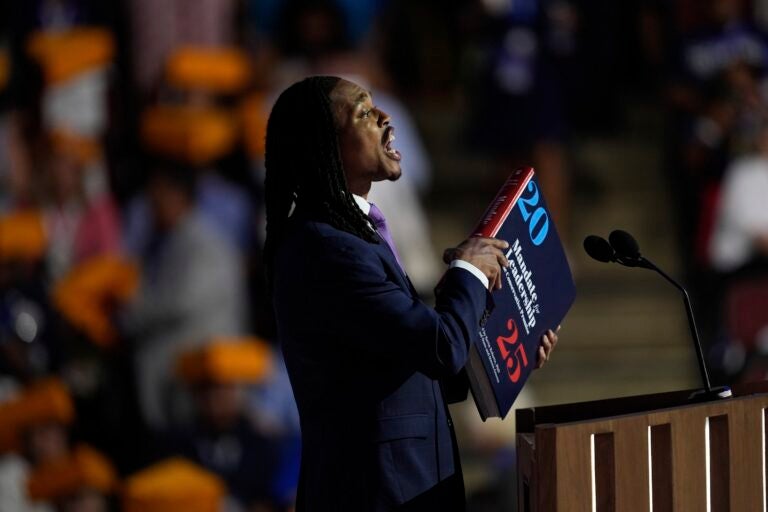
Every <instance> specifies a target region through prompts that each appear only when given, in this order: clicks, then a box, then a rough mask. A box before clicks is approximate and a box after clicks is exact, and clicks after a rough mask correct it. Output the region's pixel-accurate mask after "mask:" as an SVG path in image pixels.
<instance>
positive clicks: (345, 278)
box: [315, 237, 488, 378]
mask: <svg viewBox="0 0 768 512" xmlns="http://www.w3.org/2000/svg"><path fill="white" fill-rule="evenodd" d="M323 243H324V245H325V247H324V248H323V249H324V250H322V251H320V255H321V256H320V257H319V258H318V260H317V265H316V266H315V271H316V272H318V274H319V275H317V276H316V282H317V283H319V286H321V288H322V290H320V292H321V296H325V297H327V299H328V300H327V301H326V307H327V308H329V310H330V318H341V319H343V321H342V322H339V325H337V326H334V328H335V329H337V330H338V333H339V337H340V339H342V340H345V342H346V343H350V344H351V347H350V348H351V349H352V350H360V351H366V352H370V353H373V354H375V355H378V356H381V357H392V358H397V359H399V360H402V359H401V358H406V357H407V358H410V359H409V360H410V361H413V362H414V363H415V365H416V369H418V370H419V371H422V372H423V373H425V374H427V375H429V376H430V377H432V378H441V377H447V376H451V375H455V374H457V373H458V372H459V371H460V370H461V369H462V368H463V367H464V365H465V364H466V361H467V350H468V347H469V343H470V342H471V341H472V339H473V338H474V336H475V335H476V334H477V329H478V326H479V323H480V320H481V317H482V316H483V313H484V312H485V309H486V304H487V293H488V292H487V290H486V289H485V288H484V287H483V285H482V284H481V283H480V281H479V280H478V279H477V278H475V277H474V276H473V275H472V274H471V273H469V272H467V271H465V270H463V269H460V268H453V269H449V270H448V271H447V272H446V274H445V275H444V276H443V279H442V281H441V283H440V286H439V290H438V291H437V294H436V305H435V307H434V308H431V307H429V306H427V305H426V304H424V303H423V302H422V301H420V300H419V299H418V298H416V297H412V296H411V295H410V294H408V293H407V292H406V291H405V290H403V289H402V288H401V287H400V286H398V284H397V283H396V282H394V281H393V280H392V279H390V278H389V277H388V276H387V274H386V271H385V269H384V266H383V265H382V264H381V262H380V260H379V257H378V255H377V254H376V253H375V252H374V251H373V250H372V249H371V247H370V246H369V245H368V244H367V243H365V242H363V241H362V240H360V241H358V240H357V239H354V240H352V239H347V238H341V237H338V238H337V237H334V238H332V239H328V238H326V239H323Z"/></svg>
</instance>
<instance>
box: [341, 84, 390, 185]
mask: <svg viewBox="0 0 768 512" xmlns="http://www.w3.org/2000/svg"><path fill="white" fill-rule="evenodd" d="M331 100H332V101H333V107H334V115H335V116H336V123H337V126H338V136H339V148H340V150H341V160H342V163H343V165H344V173H345V174H346V177H347V185H348V187H349V190H350V192H352V193H353V194H358V195H361V196H365V195H366V194H368V190H369V189H370V187H371V183H372V182H374V181H383V180H390V181H394V180H396V179H398V178H399V177H400V174H401V170H400V152H399V151H397V150H396V149H394V147H393V146H392V141H393V140H394V131H395V129H394V127H393V126H391V125H390V124H389V116H388V115H387V114H386V113H384V112H383V111H381V110H379V109H378V108H376V107H375V106H374V104H373V100H372V98H371V95H370V93H369V92H368V91H366V90H365V89H363V88H361V87H360V86H359V85H356V84H353V83H352V82H348V81H346V80H341V81H340V82H339V83H338V84H337V85H336V87H334V89H333V91H331Z"/></svg>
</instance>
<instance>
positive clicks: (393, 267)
mask: <svg viewBox="0 0 768 512" xmlns="http://www.w3.org/2000/svg"><path fill="white" fill-rule="evenodd" d="M376 251H377V252H378V254H379V257H380V258H381V259H382V262H383V263H384V266H385V267H386V268H387V270H388V273H389V274H391V275H394V276H396V281H397V283H398V284H399V285H400V287H401V288H403V289H405V290H408V291H409V292H410V294H411V295H412V296H414V297H415V296H417V293H416V289H415V288H414V287H413V284H412V283H411V280H410V279H409V278H408V275H407V274H406V273H405V272H404V271H403V269H402V268H400V265H399V264H398V263H397V259H396V258H395V255H394V254H392V250H391V249H390V248H389V245H387V242H386V241H385V240H384V239H383V238H382V237H381V235H379V243H378V245H377V247H376Z"/></svg>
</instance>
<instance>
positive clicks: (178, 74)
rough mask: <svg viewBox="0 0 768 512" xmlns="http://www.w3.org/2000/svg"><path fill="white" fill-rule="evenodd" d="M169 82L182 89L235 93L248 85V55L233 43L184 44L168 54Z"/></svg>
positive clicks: (166, 71) (249, 68)
mask: <svg viewBox="0 0 768 512" xmlns="http://www.w3.org/2000/svg"><path fill="white" fill-rule="evenodd" d="M165 75H166V81H167V82H168V84H169V85H171V86H173V87H176V88H178V89H182V90H190V91H202V92H207V93H212V94H236V93H238V92H240V91H242V90H243V89H245V87H246V86H247V85H248V83H249V81H250V79H251V66H250V64H249V61H248V56H247V55H246V54H245V52H243V51H242V50H240V49H239V48H235V47H205V46H184V47H181V48H179V49H178V50H176V51H175V52H174V53H173V54H171V56H170V57H169V58H168V62H167V64H166V69H165Z"/></svg>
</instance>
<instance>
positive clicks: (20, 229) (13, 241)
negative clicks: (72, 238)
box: [0, 210, 48, 262]
mask: <svg viewBox="0 0 768 512" xmlns="http://www.w3.org/2000/svg"><path fill="white" fill-rule="evenodd" d="M47 243H48V241H47V237H46V235H45V229H44V226H43V216H42V214H41V213H40V212H39V211H37V210H21V211H17V212H13V213H9V214H7V215H3V216H0V262H8V261H18V260H21V261H36V260H39V259H41V258H42V257H43V255H44V254H45V250H46V247H47Z"/></svg>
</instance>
